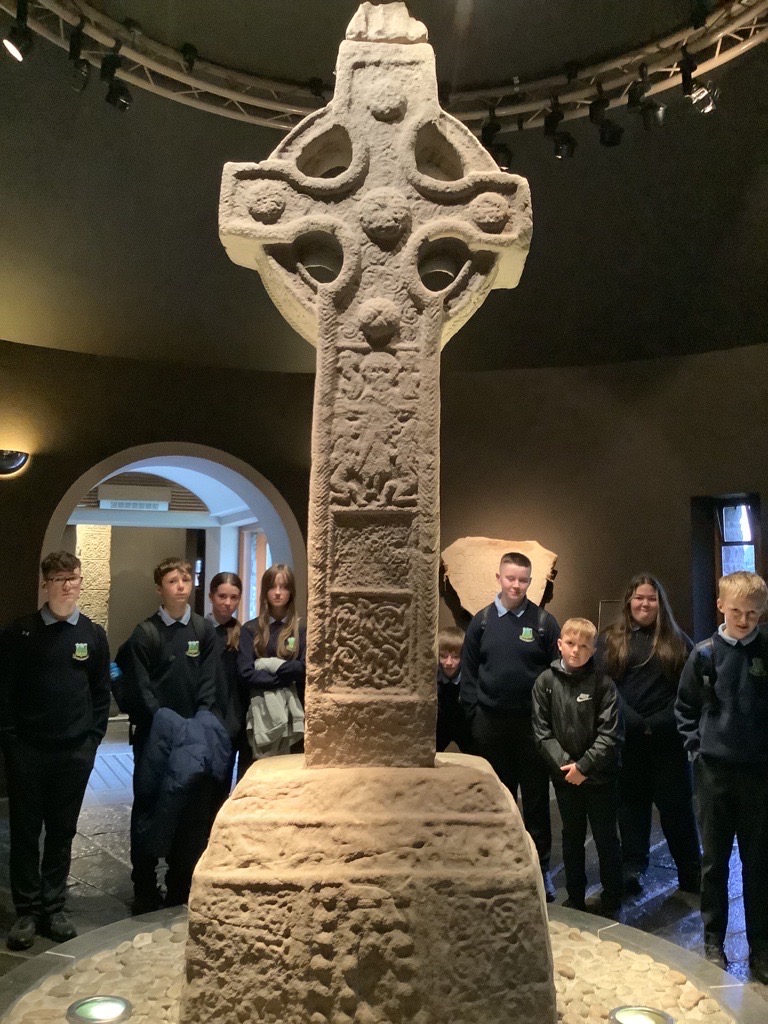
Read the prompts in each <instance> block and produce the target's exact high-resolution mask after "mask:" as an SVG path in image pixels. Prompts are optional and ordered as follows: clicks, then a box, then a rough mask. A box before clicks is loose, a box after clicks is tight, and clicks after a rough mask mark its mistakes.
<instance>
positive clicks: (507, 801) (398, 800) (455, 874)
mask: <svg viewBox="0 0 768 1024" xmlns="http://www.w3.org/2000/svg"><path fill="white" fill-rule="evenodd" d="M546 922H547V917H546V905H545V903H544V894H543V889H542V885H541V872H540V870H539V866H538V858H537V856H536V852H535V849H534V847H533V843H532V841H531V839H530V837H529V836H528V834H527V833H526V832H525V830H524V828H523V824H522V820H521V818H520V813H519V811H518V809H517V806H516V804H515V803H514V801H513V800H512V798H511V797H510V794H509V791H508V790H507V789H506V788H505V787H504V786H502V785H501V783H500V782H499V780H498V778H497V777H496V775H495V774H494V773H493V771H492V770H491V769H490V766H489V765H488V764H487V763H486V762H485V761H483V760H481V759H480V758H475V757H468V756H465V755H461V754H455V755H450V754H448V755H443V754H441V755H438V757H437V759H436V763H435V767H432V768H408V769H402V768H327V769H323V770H313V769H307V768H305V767H304V766H303V759H302V758H301V757H299V756H290V757H278V758H271V759H267V760H263V761H260V762H259V763H257V764H256V765H254V766H253V767H252V768H251V769H250V770H249V771H248V773H247V775H246V776H245V778H244V779H243V780H242V782H241V783H240V784H239V785H238V787H237V789H236V790H235V792H234V794H233V796H232V797H231V798H230V800H229V801H227V803H226V804H225V805H224V807H223V808H222V810H221V811H220V813H219V815H218V817H217V819H216V823H215V825H214V831H213V835H212V837H211V842H210V844H209V846H208V849H207V850H206V852H205V854H204V855H203V858H202V860H201V861H200V863H199V864H198V867H197V870H196V871H195V877H194V882H193V889H192V898H191V900H190V911H189V940H188V944H187V985H186V989H185V992H184V996H183V1002H182V1012H181V1021H182V1022H183V1024H208V1022H209V1021H213V1020H215V1021H217V1022H219V1024H240V1022H242V1021H258V1022H259V1024H307V1022H312V1024H323V1022H326V1021H328V1022H339V1024H345V1022H352V1021H355V1022H360V1024H374V1022H380V1024H405V1022H416V1024H439V1022H441V1021H444V1020H446V1019H449V1020H451V1021H456V1022H457V1024H511V1022H514V1021H535V1022H536V1024H554V1021H555V1020H556V1010H555V990H554V982H553V973H552V972H553V965H552V956H551V949H550V942H549V935H548V930H547V923H546ZM224 977H226V983H223V982H222V979H223V978H224Z"/></svg>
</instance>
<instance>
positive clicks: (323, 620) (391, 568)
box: [220, 3, 531, 768]
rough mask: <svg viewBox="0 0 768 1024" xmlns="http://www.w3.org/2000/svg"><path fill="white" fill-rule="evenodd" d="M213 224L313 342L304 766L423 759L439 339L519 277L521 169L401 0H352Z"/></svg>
mask: <svg viewBox="0 0 768 1024" xmlns="http://www.w3.org/2000/svg"><path fill="white" fill-rule="evenodd" d="M220 234H221V238H222V241H223V243H224V245H225V246H226V248H227V251H228V253H229V255H230V257H231V258H232V259H233V260H234V261H235V262H236V263H239V264H242V265H243V266H246V267H253V268H255V269H256V270H258V271H259V273H260V274H261V276H262V278H263V280H264V284H265V285H266V287H267V290H268V291H269V293H270V295H271V296H272V299H273V300H274V302H275V303H276V305H277V306H278V308H279V309H280V310H281V312H282V313H283V315H284V316H285V317H286V319H287V320H288V321H289V322H290V323H291V324H292V325H293V327H294V328H295V329H296V330H297V331H298V332H299V333H300V334H301V335H303V337H304V338H306V339H307V340H308V341H310V342H311V343H312V344H314V345H316V346H317V347H318V360H317V379H316V384H315V405H314V419H313V432H312V475H311V484H310V509H309V619H308V621H309V636H308V657H307V661H308V681H307V735H306V745H305V748H306V764H307V766H308V767H313V768H314V767H324V766H327V765H384V766H386V765H395V766H423V765H430V764H432V763H433V761H434V753H435V732H434V725H435V696H434V691H435V682H434V679H435V647H434V645H435V633H436V628H437V609H438V593H437V575H438V566H439V497H440V496H439V435H440V390H439V374H440V349H441V347H442V346H443V345H444V344H445V343H446V342H447V341H448V339H449V338H450V337H451V336H452V335H453V334H454V333H455V332H456V331H457V330H458V329H459V327H461V325H462V324H463V323H465V322H466V320H467V319H468V318H469V317H470V316H471V314H472V313H473V311H474V310H475V309H476V308H477V307H478V306H479V305H480V304H481V303H482V302H483V301H484V299H485V297H486V295H487V294H488V292H489V290H490V289H491V288H512V287H514V286H515V285H516V284H517V282H518V280H519V278H520V274H521V272H522V268H523V264H524V262H525V257H526V255H527V252H528V247H529V244H530V235H531V215H530V195H529V191H528V184H527V182H526V181H525V179H524V178H520V177H517V176H515V175H511V174H506V173H502V172H500V171H499V170H498V168H497V166H496V164H495V162H494V160H493V159H492V158H491V157H490V156H489V154H488V153H487V152H486V151H485V150H484V149H483V148H482V146H481V145H480V143H479V142H478V141H477V139H476V138H475V137H474V136H473V135H472V134H471V133H470V131H469V130H468V129H467V128H466V127H465V126H464V125H463V124H461V123H460V122H459V121H457V120H456V119H455V118H453V117H451V116H449V115H448V114H446V113H445V112H444V111H442V110H441V109H440V105H439V101H438V96H437V81H436V77H435V66H434V53H433V51H432V47H431V46H429V44H428V43H427V33H426V29H425V28H424V26H423V25H422V24H421V23H420V22H417V21H415V20H413V19H412V18H411V17H410V16H409V14H408V11H407V10H406V7H405V4H402V3H392V4H388V5H377V6H374V5H372V4H369V3H364V4H363V5H362V6H361V7H360V8H359V9H358V11H357V13H356V14H355V16H354V18H353V19H352V21H351V23H350V25H349V28H348V29H347V37H346V40H345V41H344V42H343V43H342V44H341V47H340V49H339V56H338V63H337V67H336V90H335V95H334V97H333V100H332V101H331V103H330V104H329V105H328V106H327V107H324V108H323V109H322V110H319V111H317V112H316V113H315V114H312V115H310V116H309V117H307V118H305V119H304V121H302V122H301V124H300V125H298V126H297V127H296V128H295V129H294V130H293V131H292V132H291V133H290V134H289V135H288V136H287V138H286V139H285V140H284V141H283V142H282V143H281V144H280V145H279V146H278V147H277V149H276V150H275V151H274V153H273V154H272V156H271V157H270V158H269V159H268V160H264V161H263V162H262V163H259V164H227V165H226V167H225V170H224V178H223V183H222V192H221V207H220Z"/></svg>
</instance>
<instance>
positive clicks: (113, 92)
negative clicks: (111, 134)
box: [104, 78, 133, 111]
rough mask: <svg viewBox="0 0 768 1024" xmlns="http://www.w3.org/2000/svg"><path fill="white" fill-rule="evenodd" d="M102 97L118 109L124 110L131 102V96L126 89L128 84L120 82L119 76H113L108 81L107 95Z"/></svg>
mask: <svg viewBox="0 0 768 1024" xmlns="http://www.w3.org/2000/svg"><path fill="white" fill-rule="evenodd" d="M104 99H105V100H106V101H107V103H109V104H110V105H111V106H113V107H117V109H118V110H122V111H125V110H127V109H128V107H130V105H131V104H132V103H133V96H132V95H131V93H130V92H129V90H128V86H127V85H126V84H125V82H121V81H120V79H119V78H113V79H112V80H111V82H110V83H109V88H108V89H107V95H106V96H105V97H104Z"/></svg>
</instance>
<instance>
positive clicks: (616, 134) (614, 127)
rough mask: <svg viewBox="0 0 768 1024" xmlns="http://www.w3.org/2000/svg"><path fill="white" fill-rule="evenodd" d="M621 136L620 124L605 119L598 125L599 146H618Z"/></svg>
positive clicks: (622, 132) (622, 130)
mask: <svg viewBox="0 0 768 1024" xmlns="http://www.w3.org/2000/svg"><path fill="white" fill-rule="evenodd" d="M623 134H624V129H623V128H622V126H621V125H620V124H616V122H615V121H609V120H608V119H607V118H605V119H604V120H603V122H602V124H601V125H600V144H601V145H602V146H618V144H619V143H620V142H621V136H622V135H623Z"/></svg>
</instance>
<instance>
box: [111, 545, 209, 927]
mask: <svg viewBox="0 0 768 1024" xmlns="http://www.w3.org/2000/svg"><path fill="white" fill-rule="evenodd" d="M154 576H155V583H156V585H157V590H158V593H159V594H160V596H161V600H162V604H161V606H160V608H159V610H158V611H157V612H155V614H154V615H152V616H150V617H149V618H148V619H147V620H146V621H145V622H143V623H140V624H139V625H138V626H137V627H136V629H135V630H134V631H133V633H132V634H131V636H130V638H129V639H128V641H127V642H126V643H125V644H124V645H123V647H121V649H120V651H119V652H118V659H117V660H118V663H119V665H120V668H121V669H122V671H123V675H124V684H125V687H126V690H127V692H128V694H129V699H130V711H129V714H130V717H131V723H132V725H133V726H134V729H135V731H134V734H133V756H134V781H135V779H136V768H137V767H138V764H139V762H140V760H141V758H142V757H143V756H144V752H145V750H146V746H147V741H148V739H149V735H150V729H151V726H152V718H153V716H154V714H155V712H156V711H158V710H159V709H160V708H170V709H171V710H172V711H175V712H176V713H177V714H178V715H181V717H182V718H194V716H195V714H196V712H197V711H198V710H200V709H201V708H205V709H206V710H209V711H210V710H211V709H212V708H214V705H215V703H216V675H217V667H218V658H219V652H218V646H217V642H216V633H215V630H214V627H213V625H212V623H211V622H209V621H208V620H207V619H204V618H202V616H200V615H196V614H195V613H194V612H192V611H191V609H190V607H189V604H188V603H187V601H188V599H189V596H190V594H191V592H192V568H191V566H190V565H189V563H188V562H184V561H182V560H180V559H176V558H168V559H166V560H165V561H164V562H161V563H160V565H158V566H157V568H156V569H155V573H154ZM214 795H215V794H214V789H213V784H212V783H211V781H210V780H209V779H203V780H202V781H201V782H200V783H199V784H198V787H197V789H196V791H195V792H194V793H193V794H191V795H190V798H189V800H188V801H187V803H186V805H185V808H184V811H183V812H182V814H181V816H180V819H179V824H178V827H177V829H176V835H175V838H174V840H173V844H172V848H171V851H170V852H169V854H168V856H167V858H166V860H167V863H168V872H167V874H166V878H165V883H166V890H167V894H166V899H165V903H166V906H177V905H178V904H181V903H185V902H186V900H187V898H188V896H189V887H190V884H191V882H192V872H193V871H194V868H195V865H196V863H197V861H198V860H199V858H200V856H201V854H202V853H203V850H204V849H205V847H206V844H207V842H208V835H209V832H210V825H211V821H212V807H213V800H214ZM147 811H148V808H147V807H146V806H144V804H143V802H142V797H141V796H137V795H136V793H135V788H134V801H133V808H132V811H131V865H132V872H131V880H132V881H133V891H134V900H133V913H134V914H144V913H148V912H149V911H151V910H157V909H158V908H159V907H160V906H161V905H162V898H161V895H160V891H159V889H158V885H157V858H156V857H152V856H149V855H148V854H147V853H145V852H144V850H143V849H142V848H141V844H140V842H139V841H138V839H137V835H138V833H137V828H136V824H137V820H138V819H139V818H140V817H141V816H142V815H144V814H146V813H147Z"/></svg>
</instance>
